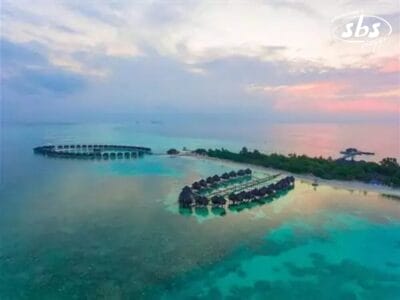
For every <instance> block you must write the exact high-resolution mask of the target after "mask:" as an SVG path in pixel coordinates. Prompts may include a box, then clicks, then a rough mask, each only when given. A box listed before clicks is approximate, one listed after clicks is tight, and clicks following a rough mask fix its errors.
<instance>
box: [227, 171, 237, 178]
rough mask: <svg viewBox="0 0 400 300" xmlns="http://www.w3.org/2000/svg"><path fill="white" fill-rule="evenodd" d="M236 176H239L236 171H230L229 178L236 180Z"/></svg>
mask: <svg viewBox="0 0 400 300" xmlns="http://www.w3.org/2000/svg"><path fill="white" fill-rule="evenodd" d="M236 176H237V174H236V172H235V171H230V172H229V177H231V178H234V177H236Z"/></svg>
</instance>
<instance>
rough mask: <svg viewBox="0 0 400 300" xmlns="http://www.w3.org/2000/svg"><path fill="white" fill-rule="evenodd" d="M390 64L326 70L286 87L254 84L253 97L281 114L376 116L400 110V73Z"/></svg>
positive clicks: (249, 88)
mask: <svg viewBox="0 0 400 300" xmlns="http://www.w3.org/2000/svg"><path fill="white" fill-rule="evenodd" d="M389 67H390V68H391V67H392V64H391V60H389V63H388V65H383V67H382V65H379V66H377V67H375V68H374V69H367V70H365V69H357V68H355V69H342V70H335V69H330V70H325V71H324V72H323V73H322V74H317V73H315V74H314V75H311V74H309V76H308V78H306V77H298V78H297V79H296V78H295V80H294V81H292V82H291V83H286V84H275V85H271V84H270V85H268V84H267V85H266V84H250V85H248V86H247V91H248V92H249V93H250V94H258V95H261V97H262V98H264V99H265V101H268V102H270V103H272V104H273V107H274V108H275V109H276V110H279V111H286V112H288V111H292V112H303V113H306V112H310V111H313V112H319V113H328V114H332V113H338V112H343V113H366V112H368V113H375V114H382V113H384V114H386V113H387V114H392V115H396V114H398V113H399V112H400V111H399V109H400V107H399V105H400V89H399V77H398V73H396V72H391V71H392V70H391V69H389V70H388V68H389Z"/></svg>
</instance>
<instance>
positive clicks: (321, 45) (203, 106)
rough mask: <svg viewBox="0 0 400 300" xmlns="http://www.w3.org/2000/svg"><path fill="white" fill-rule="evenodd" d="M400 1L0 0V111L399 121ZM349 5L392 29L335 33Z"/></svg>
mask: <svg viewBox="0 0 400 300" xmlns="http://www.w3.org/2000/svg"><path fill="white" fill-rule="evenodd" d="M399 3H400V2H398V1H393V0H383V1H378V0H374V1H372V0H362V1H361V0H354V1H351V0H329V1H328V0H326V1H319V0H309V1H295V0H282V1H277V0H276V1H275V0H271V1H267V0H264V1H192V0H189V1H111V0H107V1H102V0H96V1H94V0H89V1H74V0H72V1H71V0H54V1H42V0H37V1H25V0H12V1H8V0H3V1H1V95H2V98H1V101H2V103H1V104H2V106H1V107H2V116H3V119H4V120H10V121H61V122H63V121H81V120H97V121H102V120H106V119H110V118H111V119H112V118H114V119H118V118H120V119H129V118H131V117H132V116H134V115H142V114H143V115H150V116H151V115H154V116H157V115H168V114H169V115H176V114H179V115H186V116H191V115H213V116H216V117H218V118H219V117H220V118H225V117H227V116H239V117H242V118H258V119H268V120H290V121H304V120H311V121H312V120H315V121H325V120H328V121H359V120H360V121H362V120H392V121H393V120H398V118H399V114H400V104H399V103H400V62H399V56H400V24H399V22H400V4H399ZM348 14H364V15H374V16H379V17H381V18H384V19H385V20H386V21H387V22H388V23H389V24H390V25H391V27H392V33H391V35H390V36H388V37H387V38H385V39H380V40H379V42H374V43H348V42H345V41H341V40H338V39H335V38H334V37H333V36H332V28H333V24H334V22H333V20H334V19H335V18H337V17H339V16H343V15H348Z"/></svg>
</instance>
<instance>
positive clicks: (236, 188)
mask: <svg viewBox="0 0 400 300" xmlns="http://www.w3.org/2000/svg"><path fill="white" fill-rule="evenodd" d="M280 175H281V174H274V175H270V176H267V177H262V178H257V179H253V180H250V181H247V182H243V183H236V184H235V183H234V184H232V185H229V186H227V187H225V188H223V189H216V190H214V191H211V192H210V193H206V194H204V195H203V196H206V197H208V198H211V197H214V196H223V197H226V196H228V195H229V194H231V193H236V192H240V191H243V190H247V189H249V188H252V187H255V186H257V185H260V184H263V183H266V182H268V181H271V180H273V179H275V178H277V177H279V176H280Z"/></svg>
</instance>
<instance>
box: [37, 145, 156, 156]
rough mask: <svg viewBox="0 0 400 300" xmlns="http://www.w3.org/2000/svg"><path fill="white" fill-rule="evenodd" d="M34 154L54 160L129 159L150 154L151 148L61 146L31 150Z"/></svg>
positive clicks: (40, 147)
mask: <svg viewBox="0 0 400 300" xmlns="http://www.w3.org/2000/svg"><path fill="white" fill-rule="evenodd" d="M33 152H34V153H35V154H39V155H43V156H47V157H55V158H75V159H104V160H108V159H123V158H124V159H131V158H138V157H142V156H143V155H145V154H147V155H149V154H152V151H151V148H148V147H142V146H128V145H113V144H63V145H45V146H39V147H35V148H33Z"/></svg>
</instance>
